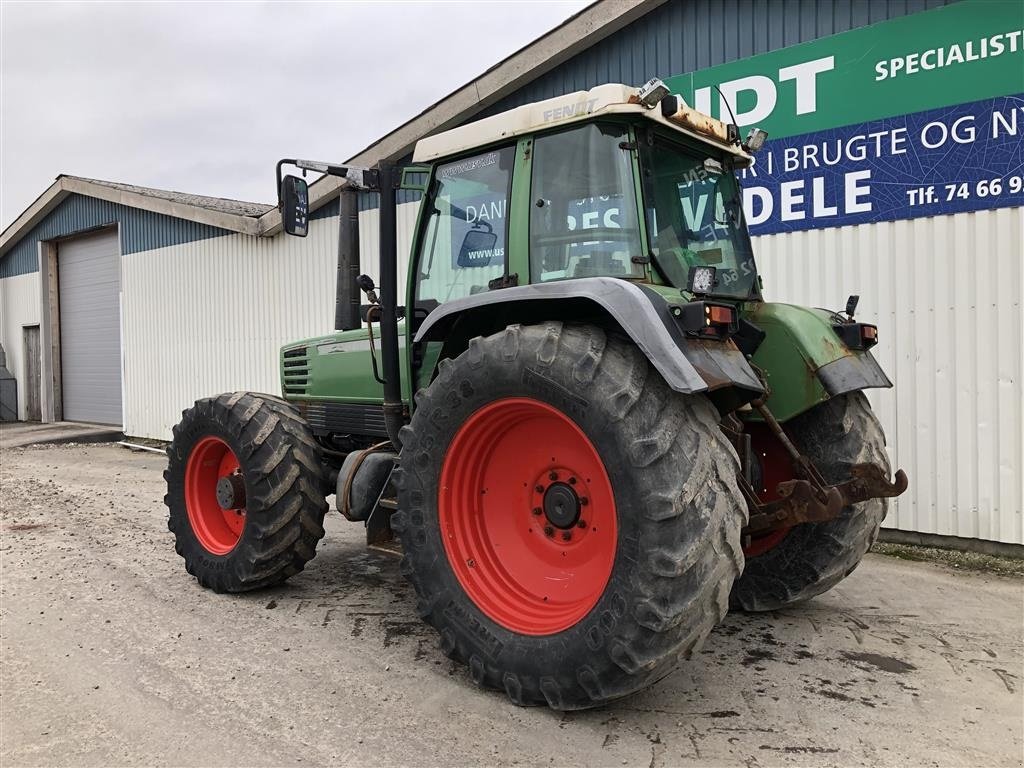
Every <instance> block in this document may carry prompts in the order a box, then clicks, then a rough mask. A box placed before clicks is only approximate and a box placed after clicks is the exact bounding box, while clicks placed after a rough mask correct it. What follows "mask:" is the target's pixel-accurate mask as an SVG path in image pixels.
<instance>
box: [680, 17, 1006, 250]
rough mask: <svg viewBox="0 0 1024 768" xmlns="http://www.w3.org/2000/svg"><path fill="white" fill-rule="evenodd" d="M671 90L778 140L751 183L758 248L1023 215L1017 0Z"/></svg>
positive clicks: (748, 177) (728, 67)
mask: <svg viewBox="0 0 1024 768" xmlns="http://www.w3.org/2000/svg"><path fill="white" fill-rule="evenodd" d="M666 84H667V85H668V86H669V87H670V88H671V89H672V91H673V92H675V93H680V94H682V95H683V96H684V98H686V99H687V101H688V102H689V103H690V104H692V105H693V106H695V107H696V108H697V109H699V110H700V111H702V112H706V113H709V114H712V115H715V116H716V117H720V118H722V119H724V120H726V121H730V122H731V121H732V117H731V116H730V107H731V108H732V113H733V114H734V115H735V119H736V122H737V123H738V124H739V125H740V126H741V127H743V126H752V125H758V126H759V127H762V128H764V129H766V130H767V131H768V132H769V136H770V137H771V138H770V139H769V141H768V142H767V143H766V144H765V146H764V148H763V149H762V150H761V151H760V153H758V155H757V159H756V163H755V165H754V166H753V167H752V168H750V169H748V170H747V171H745V172H744V173H743V183H744V207H745V210H746V212H747V217H748V223H749V224H750V227H751V233H752V234H754V235H766V234H773V233H776V232H787V231H795V230H802V229H815V228H820V227H839V226H845V225H848V224H862V223H866V222H873V221H890V220H894V219H907V218H914V217H918V216H934V215H938V214H947V213H956V212H960V211H973V210H980V209H986V208H1000V207H1006V206H1019V205H1024V3H1021V2H1016V0H1006V1H1005V2H1004V1H1003V0H964V1H963V2H960V3H955V4H953V5H950V6H947V7H945V8H940V9H936V10H932V11H927V12H924V13H919V14H915V15H912V16H907V17H903V18H900V19H896V20H893V21H888V22H883V23H880V24H876V25H873V26H869V27H864V28H862V29H858V30H854V31H851V32H846V33H843V34H839V35H834V36H832V37H827V38H823V39H821V40H816V41H814V42H810V43H805V44H802V45H798V46H793V47H791V48H786V49H783V50H781V51H776V52H774V53H770V54H764V55H762V56H756V57H752V58H749V59H745V60H743V61H738V62H734V63H732V64H725V65H722V66H718V67H713V68H710V69H706V70H702V71H699V72H694V73H690V74H686V75H680V76H676V77H669V78H666ZM716 85H717V86H718V88H720V89H721V93H719V92H718V90H716V89H715V88H714V86H716Z"/></svg>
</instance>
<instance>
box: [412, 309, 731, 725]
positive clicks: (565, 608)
mask: <svg viewBox="0 0 1024 768" xmlns="http://www.w3.org/2000/svg"><path fill="white" fill-rule="evenodd" d="M402 445H403V448H402V461H401V466H400V469H399V470H398V471H397V472H396V475H397V482H398V488H399V508H400V511H399V512H397V513H396V514H395V515H394V517H393V518H392V527H393V528H394V529H395V531H396V532H397V533H398V534H399V536H400V538H401V541H402V547H403V550H404V553H405V554H404V557H403V562H402V570H403V573H405V575H406V576H407V577H408V578H409V579H410V581H412V583H413V585H414V586H415V588H416V592H417V595H418V601H417V609H418V611H419V613H420V615H421V616H423V617H424V618H425V619H426V620H427V621H428V622H429V623H430V624H432V625H433V626H434V627H435V628H436V629H437V630H438V632H439V633H440V640H441V648H442V650H443V651H444V652H445V653H446V654H447V655H449V656H450V657H452V658H454V659H456V660H458V661H461V662H462V663H464V664H467V665H468V666H469V670H470V674H471V676H472V678H473V680H474V681H475V682H476V683H478V684H480V685H483V686H486V687H489V688H496V689H499V690H504V691H505V693H506V694H507V695H508V697H509V698H510V699H511V700H512V701H513V702H514V703H516V704H520V705H529V704H544V703H546V704H547V705H548V706H550V707H552V708H554V709H560V710H567V709H582V708H586V707H593V706H597V705H600V704H603V703H605V702H607V701H610V700H612V699H616V698H619V697H622V696H626V695H629V694H631V693H634V692H636V691H638V690H640V689H642V688H644V687H646V686H647V685H650V684H651V683H653V682H654V681H656V680H658V679H660V678H662V677H664V676H665V675H667V674H668V673H669V672H671V671H672V670H673V669H674V668H675V666H676V664H677V663H678V661H679V660H680V659H682V658H685V657H688V656H689V655H690V654H692V653H693V652H694V650H695V649H697V648H698V647H699V646H700V644H701V643H702V642H703V641H704V639H705V638H706V637H707V635H708V633H709V632H710V631H711V629H712V628H713V627H714V626H715V624H717V623H718V621H720V620H721V619H722V617H723V616H724V615H725V612H726V610H727V608H728V595H729V590H730V589H731V586H732V583H733V580H734V579H735V578H736V577H737V576H738V574H739V573H740V571H741V570H742V567H743V556H742V553H741V550H740V530H741V529H742V527H743V525H744V524H745V520H746V505H745V504H744V501H743V497H742V496H741V494H740V492H739V489H738V486H737V482H736V473H737V471H738V461H737V458H736V455H735V452H734V451H733V450H732V447H731V446H730V445H729V443H728V442H727V441H726V439H725V438H724V436H723V434H722V432H721V430H720V429H719V426H718V414H717V412H716V410H715V409H714V407H713V406H712V405H711V403H710V402H709V401H708V400H707V399H706V398H704V397H703V396H685V395H680V394H677V393H675V392H673V391H672V390H670V389H669V387H668V386H667V385H666V384H665V382H664V380H662V378H661V377H660V376H659V375H658V374H657V372H656V371H654V370H653V369H652V368H651V367H650V366H649V364H648V361H647V359H646V358H645V357H644V356H643V354H642V353H640V351H639V350H637V349H636V348H635V347H634V346H633V345H632V344H629V343H628V342H626V341H624V340H622V339H620V338H617V337H606V335H605V333H604V332H603V331H602V330H600V329H598V328H595V327H591V326H582V327H580V326H575V327H574V326H563V325H562V324H561V323H548V324H546V325H544V326H530V327H520V326H509V327H508V328H506V329H505V330H504V331H503V332H501V333H497V334H495V335H493V336H489V337H487V338H480V337H478V338H475V339H473V340H472V341H471V342H470V345H469V349H468V350H467V351H466V352H464V353H463V354H462V355H460V356H459V357H458V358H456V359H455V360H453V361H447V360H446V361H442V365H441V368H440V373H439V375H438V377H437V379H436V380H435V381H434V382H433V383H432V384H431V385H430V386H429V387H428V388H427V389H426V390H424V391H423V392H421V393H420V396H419V399H418V400H417V408H416V412H415V415H414V416H413V419H412V422H411V424H410V425H409V426H408V427H405V428H404V429H403V432H402Z"/></svg>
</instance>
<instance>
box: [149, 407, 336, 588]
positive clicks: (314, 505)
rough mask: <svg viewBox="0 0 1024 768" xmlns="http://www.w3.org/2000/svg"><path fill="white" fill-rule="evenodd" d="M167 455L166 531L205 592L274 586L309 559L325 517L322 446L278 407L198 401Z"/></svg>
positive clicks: (286, 410)
mask: <svg viewBox="0 0 1024 768" xmlns="http://www.w3.org/2000/svg"><path fill="white" fill-rule="evenodd" d="M167 457H168V462H167V469H166V470H165V472H164V478H165V480H166V481H167V495H166V496H165V497H164V502H165V503H166V504H167V507H168V510H169V517H168V521H167V527H168V528H169V529H170V530H171V532H172V533H174V536H175V549H176V551H177V552H178V554H179V555H181V556H182V557H183V558H184V559H185V568H186V570H187V571H188V572H189V573H190V574H192V575H193V576H195V577H196V579H197V580H198V581H199V583H200V584H202V585H203V586H204V587H208V588H210V589H213V590H214V591H217V592H241V591H245V590H249V589H257V588H259V587H265V586H270V585H272V584H278V583H280V582H282V581H284V580H285V579H287V578H288V577H289V576H291V575H293V574H295V573H298V572H299V571H301V570H302V568H303V567H304V566H305V564H306V562H308V561H309V560H311V559H312V558H313V556H314V554H315V553H316V544H317V542H318V541H319V540H320V539H321V538H322V537H323V535H324V529H323V519H324V515H325V514H326V512H327V500H326V498H325V497H324V495H323V493H322V492H321V490H320V484H321V478H320V475H321V465H320V450H319V448H318V446H317V445H316V442H315V441H314V440H313V437H312V434H310V432H309V428H308V427H307V426H306V424H305V422H304V421H302V419H301V418H299V416H298V414H297V413H295V411H294V410H293V409H292V408H291V407H290V406H289V405H287V404H286V403H285V402H284V401H281V400H279V399H277V398H273V397H270V396H264V395H257V394H253V393H249V392H236V393H234V394H226V395H220V396H219V397H216V398H206V399H203V400H198V401H197V402H196V404H195V405H194V406H193V407H192V408H190V409H188V410H187V411H184V412H183V413H182V418H181V422H180V423H179V424H178V425H177V426H176V427H175V428H174V440H173V441H172V443H171V445H170V446H169V447H168V449H167Z"/></svg>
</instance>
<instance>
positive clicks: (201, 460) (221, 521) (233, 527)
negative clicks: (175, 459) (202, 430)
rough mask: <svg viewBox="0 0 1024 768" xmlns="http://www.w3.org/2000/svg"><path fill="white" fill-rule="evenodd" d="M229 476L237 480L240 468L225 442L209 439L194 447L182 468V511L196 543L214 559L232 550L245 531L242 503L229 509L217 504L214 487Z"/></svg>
mask: <svg viewBox="0 0 1024 768" xmlns="http://www.w3.org/2000/svg"><path fill="white" fill-rule="evenodd" d="M229 475H237V476H239V477H240V476H241V465H240V464H239V463H238V457H237V456H235V452H234V451H232V450H231V448H230V447H229V446H228V444H227V443H226V442H224V441H223V440H221V439H220V438H219V437H213V436H212V435H208V436H206V437H204V438H202V439H201V440H200V441H199V442H198V443H196V445H195V447H194V448H193V449H192V453H190V454H189V457H188V462H187V463H186V465H185V509H186V510H187V511H188V521H189V524H190V525H191V526H192V532H193V533H195V535H196V539H198V540H199V543H200V544H201V545H202V546H203V549H205V550H206V551H207V552H210V553H211V554H214V555H225V554H227V553H228V552H230V551H231V550H232V549H234V548H235V545H236V544H238V540H239V539H240V538H241V537H242V529H243V528H245V504H244V500H243V501H242V504H241V506H238V507H236V508H231V509H223V508H222V507H221V505H220V503H219V502H218V500H217V483H218V481H220V479H221V478H224V477H228V476H229Z"/></svg>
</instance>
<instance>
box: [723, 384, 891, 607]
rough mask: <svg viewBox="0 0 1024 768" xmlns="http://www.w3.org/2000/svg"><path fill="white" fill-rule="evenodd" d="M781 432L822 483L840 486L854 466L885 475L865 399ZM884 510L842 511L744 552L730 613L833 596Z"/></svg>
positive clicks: (848, 400) (805, 417) (828, 405)
mask: <svg viewBox="0 0 1024 768" xmlns="http://www.w3.org/2000/svg"><path fill="white" fill-rule="evenodd" d="M784 426H785V429H786V433H787V434H788V435H789V436H790V438H791V439H792V441H793V443H794V444H795V445H796V447H797V448H799V449H800V450H801V451H802V452H803V453H804V454H805V455H806V456H808V457H809V458H810V460H811V461H812V462H813V463H814V465H815V467H817V469H818V471H819V472H821V475H822V477H824V478H825V481H826V482H829V483H838V482H842V481H844V480H846V479H847V478H849V476H850V467H851V466H853V465H854V464H862V463H870V464H877V465H878V466H880V467H883V468H884V469H885V472H886V474H887V475H888V473H889V458H888V456H887V454H886V452H885V434H884V433H883V432H882V426H881V424H879V423H878V419H877V418H876V417H875V414H874V413H873V412H872V410H871V406H870V404H869V403H868V400H867V398H866V397H865V396H864V393H863V392H851V393H849V394H845V395H840V396H838V397H833V398H832V399H830V400H827V401H825V402H824V403H822V404H821V405H818V406H815V407H814V408H812V409H811V410H810V411H808V412H807V413H804V414H802V415H800V416H797V417H796V418H795V419H792V420H791V421H789V422H787V423H786V424H785V425H784ZM779 450H781V447H779ZM887 509H888V500H887V499H868V500H867V501H862V502H860V503H859V504H851V505H849V506H846V507H844V508H843V510H842V512H841V513H840V515H839V517H838V518H836V519H835V520H828V521H826V522H823V523H804V524H803V525H797V526H794V527H793V528H792V529H789V530H787V531H780V532H777V533H774V534H769V536H768V537H765V538H766V539H767V546H766V545H765V543H762V545H761V546H756V548H755V550H754V552H756V554H754V553H753V552H751V551H748V553H747V567H746V569H745V570H744V571H743V576H742V577H740V579H739V580H738V581H737V582H736V585H735V586H734V587H733V592H732V598H731V602H732V605H733V607H734V608H739V609H741V610H744V611H772V610H776V609H778V608H782V607H784V606H787V605H791V604H793V603H798V602H802V601H804V600H808V599H810V598H812V597H814V596H815V595H820V594H821V593H822V592H826V591H828V590H830V589H832V587H834V586H835V585H836V584H838V583H839V582H840V581H842V580H843V579H845V578H846V577H847V576H849V575H850V574H851V573H852V572H853V570H854V569H855V568H856V567H857V566H858V565H859V564H860V561H861V559H862V558H863V557H864V555H865V553H867V551H868V550H869V549H870V548H871V545H872V544H874V542H875V539H877V538H878V529H879V527H880V526H881V524H882V520H883V519H885V513H886V510H887ZM755 545H756V540H755Z"/></svg>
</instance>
